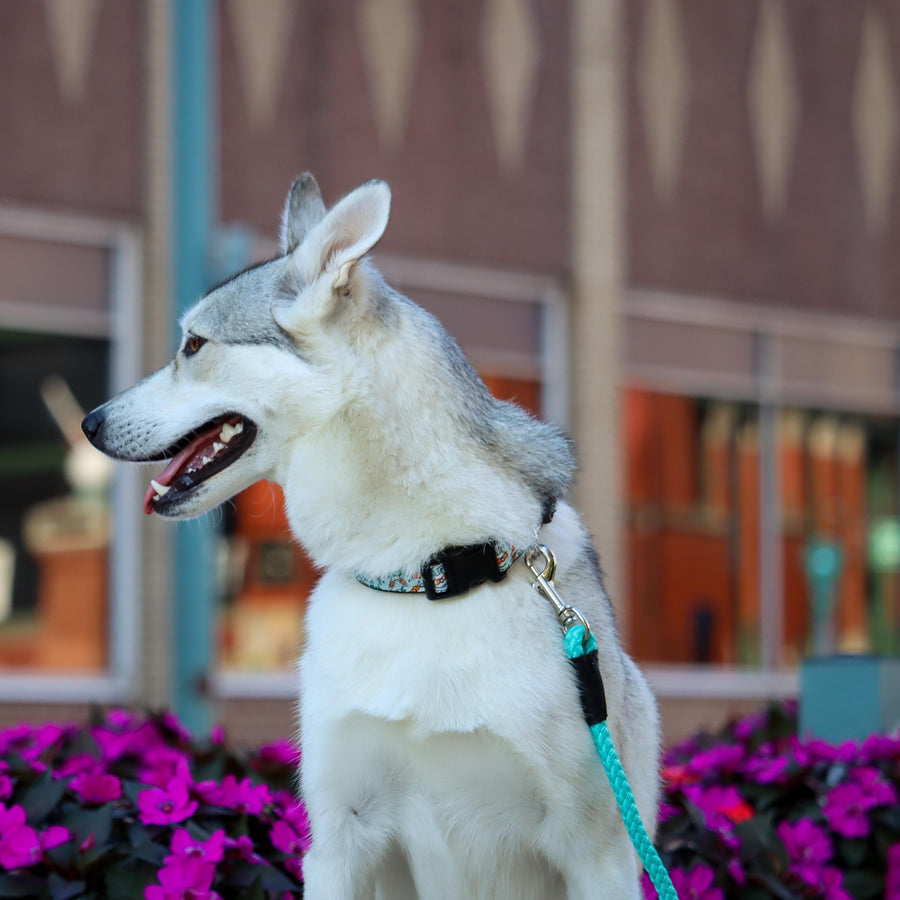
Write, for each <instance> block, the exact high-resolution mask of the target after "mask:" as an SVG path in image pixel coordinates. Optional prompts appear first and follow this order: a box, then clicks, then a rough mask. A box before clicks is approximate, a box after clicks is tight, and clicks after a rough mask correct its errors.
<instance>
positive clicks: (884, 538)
mask: <svg viewBox="0 0 900 900" xmlns="http://www.w3.org/2000/svg"><path fill="white" fill-rule="evenodd" d="M631 300H632V305H631V308H630V309H629V321H628V329H627V333H628V348H627V354H628V358H627V365H628V376H629V385H628V387H627V389H626V390H625V394H624V404H623V407H624V441H625V458H626V464H627V466H628V479H627V512H628V519H627V547H628V564H629V569H628V579H629V594H630V617H629V621H630V632H631V633H630V646H631V648H632V649H633V651H634V653H635V655H636V656H637V657H638V658H639V659H641V660H642V661H643V662H645V663H647V664H650V671H651V674H652V673H653V671H654V668H656V669H657V677H656V678H655V679H654V681H655V684H656V686H657V688H658V689H661V690H662V691H663V692H666V691H668V692H669V693H672V694H688V695H689V694H704V693H717V692H719V693H722V694H730V695H733V696H740V695H742V694H745V693H746V694H747V695H748V696H750V695H754V694H758V693H759V692H763V693H769V694H771V693H776V694H777V693H781V692H790V691H792V690H795V688H796V675H795V672H796V666H797V664H798V663H799V661H800V660H801V659H802V658H803V657H804V656H806V655H808V654H810V653H827V652H835V651H837V652H870V651H872V652H877V653H882V654H898V653H900V645H898V640H897V633H898V628H897V623H898V621H900V578H898V573H900V508H898V497H900V479H898V463H900V417H898V409H900V398H898V395H897V387H896V384H895V382H894V378H895V371H896V361H897V359H898V348H900V334H894V333H892V331H891V329H890V328H889V327H888V326H883V325H882V324H879V325H875V326H867V325H865V324H864V323H859V322H852V323H850V322H846V321H843V320H832V319H829V318H828V317H822V316H818V317H813V316H803V317H799V316H796V315H793V314H789V313H785V312H782V311H772V310H765V309H759V308H747V307H742V306H739V305H735V304H728V305H727V306H726V305H725V304H720V303H717V302H714V301H701V300H694V299H692V298H682V297H674V296H670V295H654V294H652V293H649V292H646V293H638V294H636V295H634V296H633V297H632V298H631ZM710 666H714V667H716V669H717V672H718V673H719V674H718V675H717V676H716V677H715V678H710V677H709V675H708V674H704V672H708V667H710ZM741 679H744V680H741Z"/></svg>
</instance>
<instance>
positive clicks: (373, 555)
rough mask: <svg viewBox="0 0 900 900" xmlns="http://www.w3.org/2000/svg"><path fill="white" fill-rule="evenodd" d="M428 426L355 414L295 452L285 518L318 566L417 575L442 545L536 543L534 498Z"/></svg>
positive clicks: (538, 516)
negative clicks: (411, 428) (374, 421)
mask: <svg viewBox="0 0 900 900" xmlns="http://www.w3.org/2000/svg"><path fill="white" fill-rule="evenodd" d="M427 419H428V417H425V420H424V421H422V422H421V425H422V429H423V430H422V432H421V433H420V434H418V435H416V436H411V435H410V434H409V433H408V432H407V433H404V432H403V431H401V430H400V429H392V428H390V427H389V424H388V423H385V426H386V427H384V428H379V429H378V430H373V429H370V428H365V427H364V426H363V423H362V422H361V421H360V418H359V417H353V418H352V419H351V421H348V422H346V424H345V426H344V427H335V426H331V427H329V428H326V429H323V430H322V431H321V432H319V433H317V434H316V435H314V436H311V437H310V438H308V439H307V440H304V441H303V442H302V445H301V446H299V447H298V448H297V450H296V451H295V453H294V455H293V458H292V459H291V463H290V469H289V471H288V472H287V473H286V476H285V477H284V482H285V483H284V485H283V486H284V488H285V495H286V497H287V512H288V516H289V519H290V522H291V526H292V528H293V530H294V533H295V534H296V536H297V537H298V539H299V540H300V541H301V543H303V544H304V546H305V547H306V548H307V549H308V550H309V552H310V554H311V555H312V557H313V559H314V560H315V561H316V563H317V564H319V565H321V566H324V567H327V568H333V567H339V568H341V569H345V570H347V571H348V572H352V571H357V570H360V571H365V572H371V573H376V574H377V573H382V572H392V571H416V570H417V569H418V568H419V567H420V566H421V564H422V562H424V561H425V560H426V559H428V558H429V557H431V556H432V555H433V554H434V553H435V552H436V551H438V550H440V549H441V548H443V547H447V546H453V545H466V544H473V543H478V542H483V541H490V540H504V541H507V542H509V543H513V544H518V545H519V546H525V545H527V544H528V543H530V542H531V540H533V530H534V529H535V527H536V525H537V524H538V523H539V522H540V519H541V507H540V502H539V501H538V500H537V498H535V497H534V496H532V495H531V494H530V492H529V491H528V490H527V489H526V488H525V487H524V485H522V484H520V483H517V482H516V480H515V479H514V478H511V477H510V476H509V475H506V474H505V473H503V472H501V471H498V470H497V469H495V468H494V467H492V466H491V465H490V464H489V463H487V462H486V461H485V460H483V459H479V458H478V457H477V456H475V455H474V454H473V453H472V452H471V451H469V452H468V453H467V452H465V449H464V448H462V447H460V446H458V445H457V446H454V444H457V443H458V442H455V441H453V440H452V439H448V438H446V437H445V436H441V437H440V438H439V439H433V438H432V437H431V432H430V430H429V428H428V421H427ZM347 426H349V427H347Z"/></svg>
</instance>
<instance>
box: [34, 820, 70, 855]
mask: <svg viewBox="0 0 900 900" xmlns="http://www.w3.org/2000/svg"><path fill="white" fill-rule="evenodd" d="M73 836H74V835H73V834H72V832H71V831H69V829H68V828H64V827H63V826H62V825H51V826H50V827H49V828H47V829H46V830H45V831H42V832H41V833H40V834H39V835H38V840H39V841H40V844H41V850H42V851H43V852H44V853H46V852H47V851H48V850H52V849H53V848H54V847H59V845H60V844H66V843H68V842H69V841H71V840H72V838H73Z"/></svg>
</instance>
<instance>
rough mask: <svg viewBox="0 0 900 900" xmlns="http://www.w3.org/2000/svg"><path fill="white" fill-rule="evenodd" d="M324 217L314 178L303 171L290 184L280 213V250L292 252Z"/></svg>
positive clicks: (323, 207) (323, 206) (284, 252)
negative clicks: (282, 210)
mask: <svg viewBox="0 0 900 900" xmlns="http://www.w3.org/2000/svg"><path fill="white" fill-rule="evenodd" d="M324 218H325V204H324V203H323V202H322V192H321V191H320V190H319V185H318V184H316V179H315V178H313V177H312V175H311V174H310V173H309V172H304V173H303V174H302V175H301V176H300V177H299V178H297V179H296V181H294V183H293V184H292V185H291V190H290V192H289V193H288V195H287V200H285V203H284V212H283V213H282V215H281V252H282V254H286V253H293V252H294V251H295V250H296V249H297V247H299V246H300V244H301V243H302V242H303V239H304V238H305V237H306V235H307V234H308V233H309V231H310V229H312V228H313V227H314V226H316V225H318V224H319V222H321V221H322V219H324Z"/></svg>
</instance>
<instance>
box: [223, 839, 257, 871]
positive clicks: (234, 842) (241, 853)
mask: <svg viewBox="0 0 900 900" xmlns="http://www.w3.org/2000/svg"><path fill="white" fill-rule="evenodd" d="M225 850H226V855H227V856H228V858H229V859H243V860H246V861H247V862H252V863H257V864H258V863H261V862H265V860H264V859H263V858H262V857H261V856H260V855H259V854H258V853H257V852H256V848H255V847H254V846H253V841H251V840H250V838H249V837H247V835H246V834H242V835H241V836H240V837H237V838H230V837H226V838H225Z"/></svg>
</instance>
